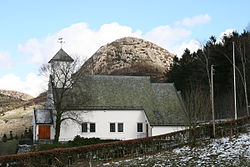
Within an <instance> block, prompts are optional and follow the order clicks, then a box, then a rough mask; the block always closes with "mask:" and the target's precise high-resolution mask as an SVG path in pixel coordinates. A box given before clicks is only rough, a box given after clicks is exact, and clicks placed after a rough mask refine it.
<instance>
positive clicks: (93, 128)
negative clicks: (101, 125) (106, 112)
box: [89, 123, 95, 132]
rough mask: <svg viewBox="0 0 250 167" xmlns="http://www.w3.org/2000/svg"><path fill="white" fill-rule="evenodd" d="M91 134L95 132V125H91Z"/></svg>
mask: <svg viewBox="0 0 250 167" xmlns="http://www.w3.org/2000/svg"><path fill="white" fill-rule="evenodd" d="M89 125H90V132H95V123H90V124H89Z"/></svg>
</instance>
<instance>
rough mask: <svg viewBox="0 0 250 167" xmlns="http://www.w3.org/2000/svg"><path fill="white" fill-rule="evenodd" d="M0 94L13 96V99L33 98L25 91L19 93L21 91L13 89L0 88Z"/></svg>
mask: <svg viewBox="0 0 250 167" xmlns="http://www.w3.org/2000/svg"><path fill="white" fill-rule="evenodd" d="M0 94H2V95H6V96H9V97H12V98H15V99H20V100H24V101H26V100H30V99H33V97H32V96H30V95H28V94H26V93H21V92H18V91H13V90H3V89H0Z"/></svg>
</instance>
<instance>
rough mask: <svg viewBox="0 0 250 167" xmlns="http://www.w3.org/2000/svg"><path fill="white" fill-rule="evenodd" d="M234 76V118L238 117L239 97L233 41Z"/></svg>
mask: <svg viewBox="0 0 250 167" xmlns="http://www.w3.org/2000/svg"><path fill="white" fill-rule="evenodd" d="M233 76H234V119H237V118H238V116H237V97H236V78H235V50H234V42H233Z"/></svg>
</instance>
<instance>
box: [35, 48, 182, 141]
mask: <svg viewBox="0 0 250 167" xmlns="http://www.w3.org/2000/svg"><path fill="white" fill-rule="evenodd" d="M55 62H56V63H66V64H67V63H72V62H73V59H72V58H71V57H70V56H69V55H68V54H67V53H66V52H65V51H64V50H63V49H60V50H59V51H58V52H57V53H56V55H55V56H54V57H53V58H52V59H51V60H50V61H49V63H50V64H51V65H53V63H55ZM52 84H53V83H52V82H51V80H50V83H49V90H48V98H47V105H46V107H45V108H44V109H35V110H34V116H33V131H34V133H33V134H34V136H33V139H34V141H35V142H36V141H39V140H53V139H54V136H55V126H56V122H55V120H56V112H57V111H56V110H55V107H54V106H53V104H54V103H53V99H55V98H56V97H54V96H53V95H54V94H53V91H55V90H54V89H52V86H51V85H52ZM55 89H60V88H55ZM67 95H68V96H67V98H64V100H63V105H62V106H63V110H65V111H67V112H68V113H71V114H73V115H77V121H76V120H71V119H67V120H65V121H63V122H62V124H61V129H60V137H59V141H68V140H72V139H74V137H75V136H76V135H80V136H81V137H86V138H92V137H96V138H101V139H119V140H128V139H136V138H142V137H149V136H155V135H160V134H166V133H170V132H174V131H178V130H182V129H184V128H186V120H185V114H184V105H183V102H182V99H181V96H180V95H179V94H178V93H177V91H176V89H175V87H174V84H173V83H151V81H150V77H149V76H112V75H87V76H86V75H84V76H81V77H80V78H79V79H78V80H77V81H76V82H75V83H74V85H73V86H72V87H71V88H70V89H69V90H68V92H67Z"/></svg>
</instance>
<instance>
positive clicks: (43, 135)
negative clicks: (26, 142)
mask: <svg viewBox="0 0 250 167" xmlns="http://www.w3.org/2000/svg"><path fill="white" fill-rule="evenodd" d="M38 138H39V139H50V125H39V126H38Z"/></svg>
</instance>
